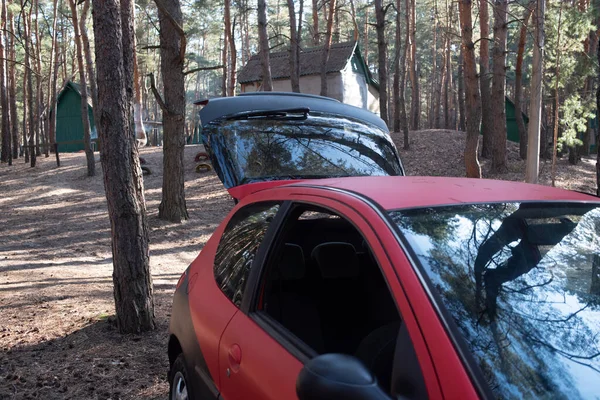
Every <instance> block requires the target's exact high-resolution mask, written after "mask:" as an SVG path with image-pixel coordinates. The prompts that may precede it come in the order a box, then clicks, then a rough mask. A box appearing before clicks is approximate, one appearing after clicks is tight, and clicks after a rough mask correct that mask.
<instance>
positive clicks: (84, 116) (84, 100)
mask: <svg viewBox="0 0 600 400" xmlns="http://www.w3.org/2000/svg"><path fill="white" fill-rule="evenodd" d="M69 6H70V7H71V15H72V18H73V30H74V31H75V38H74V39H75V46H76V52H77V54H76V56H77V65H78V66H79V86H80V89H79V92H80V94H81V121H82V123H83V146H84V149H85V156H86V159H87V175H88V176H94V175H96V161H95V160H94V152H93V150H92V139H91V132H90V118H89V114H88V94H87V81H86V78H85V64H84V63H83V46H82V45H81V33H80V31H79V22H78V21H79V18H78V15H77V4H76V3H75V0H69Z"/></svg>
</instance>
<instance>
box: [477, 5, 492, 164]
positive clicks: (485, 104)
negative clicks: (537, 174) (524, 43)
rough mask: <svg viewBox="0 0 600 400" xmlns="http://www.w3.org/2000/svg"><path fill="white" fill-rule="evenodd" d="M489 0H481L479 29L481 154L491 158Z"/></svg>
mask: <svg viewBox="0 0 600 400" xmlns="http://www.w3.org/2000/svg"><path fill="white" fill-rule="evenodd" d="M488 1H490V0H479V29H480V35H481V41H480V42H479V86H480V91H481V98H482V99H485V100H484V101H482V104H481V132H482V133H483V141H482V143H481V156H482V157H483V158H489V157H491V156H492V151H491V139H490V135H491V130H492V109H491V106H492V105H491V102H490V101H489V99H490V96H491V89H490V81H491V78H492V77H491V75H490V14H489V6H488Z"/></svg>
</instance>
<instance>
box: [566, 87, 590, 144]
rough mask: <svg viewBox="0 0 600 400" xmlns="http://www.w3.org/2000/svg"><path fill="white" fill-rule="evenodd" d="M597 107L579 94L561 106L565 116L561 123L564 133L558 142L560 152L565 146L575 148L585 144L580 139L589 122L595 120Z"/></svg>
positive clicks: (573, 95) (570, 97) (572, 96)
mask: <svg viewBox="0 0 600 400" xmlns="http://www.w3.org/2000/svg"><path fill="white" fill-rule="evenodd" d="M595 107H596V105H595V104H594V102H593V101H590V99H588V101H586V99H585V98H583V96H581V95H579V93H575V94H572V95H571V96H569V97H568V98H567V100H566V101H565V102H564V103H563V105H562V106H561V110H562V114H563V116H562V119H561V121H560V123H561V126H562V128H563V131H562V136H561V137H560V138H559V140H558V144H557V148H558V151H561V150H562V147H563V145H566V146H567V147H575V146H581V145H582V144H583V142H582V141H581V140H580V139H579V137H580V134H582V133H584V132H585V131H586V130H587V127H588V121H589V120H590V119H592V118H594V116H595V114H594V110H595Z"/></svg>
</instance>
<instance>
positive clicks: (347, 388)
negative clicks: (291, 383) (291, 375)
mask: <svg viewBox="0 0 600 400" xmlns="http://www.w3.org/2000/svg"><path fill="white" fill-rule="evenodd" d="M296 394H297V395H298V399H299V400H331V399H345V400H391V397H389V396H388V395H387V394H386V393H385V392H384V391H383V390H382V389H381V388H380V387H379V385H378V384H377V379H376V378H375V377H374V376H373V374H372V373H371V372H370V371H369V370H368V369H367V368H366V367H365V366H364V365H363V363H362V362H360V361H359V360H358V359H357V358H355V357H352V356H349V355H345V354H323V355H320V356H318V357H315V358H313V359H312V360H310V361H309V362H307V363H306V364H305V365H304V368H302V370H301V371H300V374H299V375H298V379H297V380H296Z"/></svg>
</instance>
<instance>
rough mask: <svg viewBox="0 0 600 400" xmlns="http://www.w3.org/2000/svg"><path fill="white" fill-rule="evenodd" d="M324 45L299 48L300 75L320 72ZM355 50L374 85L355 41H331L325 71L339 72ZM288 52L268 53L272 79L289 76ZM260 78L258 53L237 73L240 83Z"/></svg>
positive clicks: (260, 69)
mask: <svg viewBox="0 0 600 400" xmlns="http://www.w3.org/2000/svg"><path fill="white" fill-rule="evenodd" d="M323 47H324V46H318V47H311V48H306V49H303V50H301V52H300V76H305V75H319V74H320V73H321V55H322V53H323ZM355 52H356V54H357V55H358V57H359V59H360V62H361V63H362V64H363V67H364V70H365V73H366V74H367V75H368V76H367V78H368V81H369V83H371V84H373V85H376V86H377V83H376V82H374V81H373V78H372V77H371V73H370V72H369V69H368V68H367V66H366V65H364V61H363V59H362V56H361V55H360V51H358V48H357V43H356V42H355V41H350V42H343V43H333V44H332V45H331V49H330V52H329V60H328V61H327V72H328V73H329V72H339V71H341V70H343V69H344V68H345V67H346V65H347V64H348V62H349V61H350V59H351V58H352V55H353V54H354V53H355ZM289 57H290V53H289V51H287V50H286V51H279V52H276V53H270V54H269V58H270V62H271V77H272V78H273V79H289V78H290V61H289ZM261 80H262V67H261V64H260V55H259V54H255V55H254V56H252V57H251V58H250V60H248V63H247V64H246V65H245V66H244V68H242V70H241V71H240V73H239V74H238V81H239V82H240V83H250V82H257V81H261Z"/></svg>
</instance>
